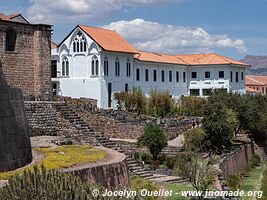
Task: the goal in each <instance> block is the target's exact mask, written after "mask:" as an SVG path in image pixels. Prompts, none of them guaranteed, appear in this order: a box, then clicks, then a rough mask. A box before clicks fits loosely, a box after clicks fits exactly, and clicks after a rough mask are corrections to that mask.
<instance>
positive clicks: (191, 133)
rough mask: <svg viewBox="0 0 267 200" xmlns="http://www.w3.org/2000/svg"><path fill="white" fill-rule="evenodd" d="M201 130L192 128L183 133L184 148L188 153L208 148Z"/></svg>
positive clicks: (203, 132)
mask: <svg viewBox="0 0 267 200" xmlns="http://www.w3.org/2000/svg"><path fill="white" fill-rule="evenodd" d="M206 137H207V136H206V133H205V131H204V130H203V128H193V129H190V130H188V131H186V132H185V133H184V146H185V149H186V150H189V151H203V150H204V149H205V147H207V146H209V144H208V140H206Z"/></svg>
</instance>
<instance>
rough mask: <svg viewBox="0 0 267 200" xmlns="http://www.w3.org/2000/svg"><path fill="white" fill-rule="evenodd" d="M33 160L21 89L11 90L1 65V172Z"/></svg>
mask: <svg viewBox="0 0 267 200" xmlns="http://www.w3.org/2000/svg"><path fill="white" fill-rule="evenodd" d="M31 160H32V151H31V144H30V138H29V129H28V122H27V118H26V115H25V110H24V103H23V95H22V93H21V90H20V89H17V88H9V87H7V83H6V80H5V77H4V74H3V71H2V68H1V64H0V172H3V171H9V170H13V169H16V168H19V167H22V166H24V165H26V164H27V163H29V162H31Z"/></svg>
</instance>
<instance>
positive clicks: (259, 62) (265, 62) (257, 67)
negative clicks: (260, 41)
mask: <svg viewBox="0 0 267 200" xmlns="http://www.w3.org/2000/svg"><path fill="white" fill-rule="evenodd" d="M240 61H241V62H244V63H247V64H250V65H251V67H250V68H248V69H247V70H246V73H247V74H252V75H265V76H267V56H252V55H247V56H245V58H243V59H241V60H240Z"/></svg>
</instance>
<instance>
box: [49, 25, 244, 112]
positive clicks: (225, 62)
mask: <svg viewBox="0 0 267 200" xmlns="http://www.w3.org/2000/svg"><path fill="white" fill-rule="evenodd" d="M248 66H249V65H247V64H245V63H241V62H238V61H235V60H233V59H230V58H226V57H223V56H220V55H217V54H194V55H167V54H157V53H152V52H141V51H139V50H137V49H135V48H134V47H133V46H132V45H131V44H129V43H128V42H127V41H126V40H125V39H124V38H122V37H121V36H120V35H119V34H118V33H116V32H115V31H111V30H107V29H102V28H95V27H90V26H85V25H78V26H76V27H75V28H74V29H73V30H72V31H71V32H70V34H69V35H68V36H67V37H66V38H65V39H64V40H63V41H62V42H61V43H60V44H59V45H58V46H57V48H54V49H52V69H53V71H54V73H52V74H54V77H53V78H52V81H53V83H54V84H53V87H54V92H55V94H57V95H62V96H70V97H73V98H79V97H84V98H92V99H96V100H97V105H98V107H100V108H116V101H115V100H114V98H113V95H114V93H116V92H120V91H124V90H126V91H127V90H129V89H131V88H133V87H139V88H141V89H142V90H143V92H144V93H145V94H146V95H148V94H149V92H150V91H151V90H152V89H156V90H161V91H166V90H167V91H169V92H171V94H172V95H173V97H175V98H179V97H181V96H182V95H183V96H187V95H195V96H202V97H203V96H208V95H209V94H210V92H211V91H212V90H213V89H225V90H227V91H233V92H239V93H245V92H246V87H245V68H246V67H248Z"/></svg>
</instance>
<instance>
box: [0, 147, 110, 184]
mask: <svg viewBox="0 0 267 200" xmlns="http://www.w3.org/2000/svg"><path fill="white" fill-rule="evenodd" d="M35 150H37V151H39V152H41V153H42V154H44V159H43V160H42V161H41V162H40V163H38V166H41V165H42V164H44V165H45V167H46V169H47V170H50V169H61V168H69V167H72V166H75V165H78V164H84V163H92V162H96V161H98V160H101V159H103V158H104V157H105V156H106V155H107V153H106V152H105V151H103V150H101V149H96V148H93V147H92V146H89V145H63V146H59V147H56V148H37V149H35ZM27 169H30V170H33V166H29V167H25V168H20V169H17V170H13V171H9V172H3V173H0V180H3V179H8V178H9V177H11V176H13V175H15V174H18V173H22V172H23V171H25V170H27Z"/></svg>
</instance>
